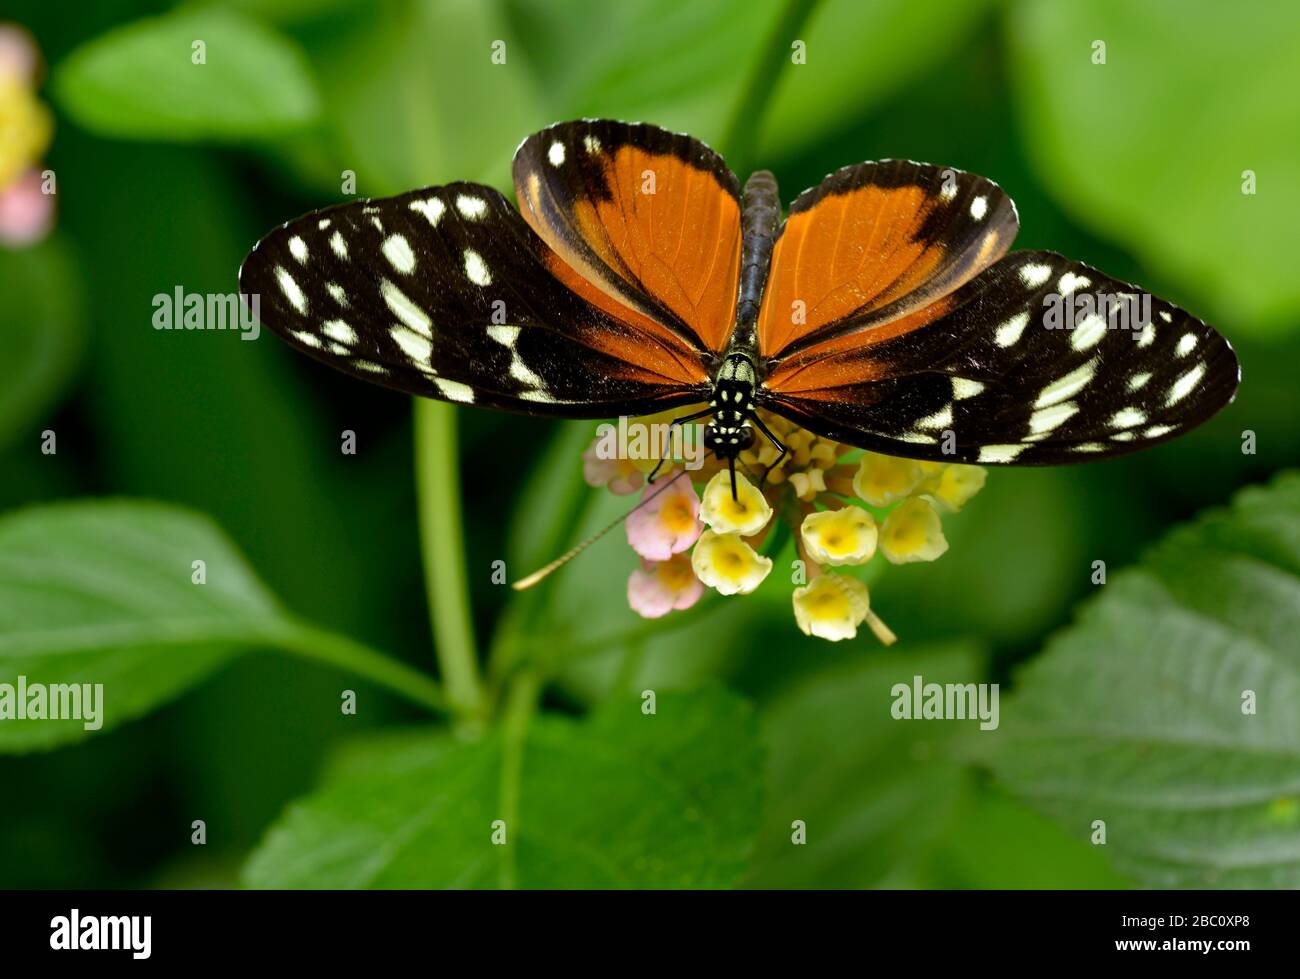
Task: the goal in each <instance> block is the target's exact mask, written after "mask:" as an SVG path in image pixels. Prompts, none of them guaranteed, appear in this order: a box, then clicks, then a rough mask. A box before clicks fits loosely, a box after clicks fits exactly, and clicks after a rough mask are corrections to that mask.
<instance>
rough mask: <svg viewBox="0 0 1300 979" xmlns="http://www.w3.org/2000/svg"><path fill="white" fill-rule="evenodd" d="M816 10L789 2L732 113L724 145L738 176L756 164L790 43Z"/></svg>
mask: <svg viewBox="0 0 1300 979" xmlns="http://www.w3.org/2000/svg"><path fill="white" fill-rule="evenodd" d="M816 6H817V0H786V4H785V7H784V8H783V9H782V11H781V14H780V16H779V17H777V20H776V24H775V25H774V26H773V29H772V34H771V36H770V37H769V39H768V41H767V43H766V44H765V45H764V47H763V53H762V56H761V57H760V58H759V59H758V60H757V61H756V62H754V69H753V71H752V72H751V73H750V76H749V79H748V80H747V81H746V83H745V87H744V89H742V91H741V94H740V98H739V99H738V100H737V102H736V107H735V109H734V110H733V111H732V114H731V121H730V122H729V123H728V124H727V132H726V136H725V137H724V138H723V143H722V147H723V152H724V153H725V154H726V156H727V163H729V164H730V165H731V169H732V170H734V171H735V172H736V173H739V174H745V173H748V172H749V169H750V167H751V166H752V164H753V158H754V148H755V146H757V145H758V134H759V131H760V125H761V123H762V121H763V112H764V110H766V109H767V104H768V101H769V100H770V99H771V97H772V92H773V91H775V89H776V82H777V79H778V78H780V77H781V69H782V68H783V67H784V66H785V65H786V64H787V63H788V61H787V58H788V57H789V54H790V43H791V42H792V41H793V40H795V35H796V34H798V33H799V29H800V28H801V27H803V25H804V24H805V23H806V22H807V20H808V18H809V16H811V15H812V12H813V9H814V8H815V7H816Z"/></svg>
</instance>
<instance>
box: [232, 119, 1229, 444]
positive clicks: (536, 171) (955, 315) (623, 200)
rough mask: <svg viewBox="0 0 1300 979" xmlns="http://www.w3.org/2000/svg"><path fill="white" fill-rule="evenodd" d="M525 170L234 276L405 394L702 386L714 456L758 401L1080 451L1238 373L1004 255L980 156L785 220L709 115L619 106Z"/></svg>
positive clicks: (1199, 328)
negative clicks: (659, 113) (724, 152)
mask: <svg viewBox="0 0 1300 979" xmlns="http://www.w3.org/2000/svg"><path fill="white" fill-rule="evenodd" d="M513 169H514V183H515V191H516V196H517V198H518V201H519V209H518V210H516V209H515V208H514V207H513V206H512V205H511V203H510V202H509V201H508V200H507V199H506V198H505V197H504V196H503V195H502V194H500V193H499V192H498V191H496V190H495V189H493V188H490V187H485V186H482V185H478V184H471V183H454V184H448V185H445V186H442V187H430V188H425V189H423V190H418V191H412V192H410V193H408V194H403V195H400V196H398V197H393V198H388V199H384V200H371V201H360V202H353V203H346V204H341V205H337V206H335V207H331V208H327V209H325V210H323V211H319V212H315V213H313V214H309V215H306V216H304V217H302V218H299V219H298V220H296V221H292V222H288V223H287V224H286V225H284V226H282V227H281V228H279V229H276V230H275V231H272V232H271V233H270V234H269V235H267V236H266V237H265V238H264V239H263V240H262V241H261V242H259V243H258V245H257V246H256V247H255V248H254V250H253V251H252V252H251V253H250V254H249V256H248V258H247V259H246V260H245V263H244V265H243V267H242V268H241V271H240V288H241V291H242V292H243V293H245V294H254V293H255V294H259V295H260V297H261V304H260V305H261V315H262V320H263V322H264V323H265V324H266V325H267V326H268V327H269V328H270V329H271V330H273V331H274V332H276V333H277V334H279V335H280V336H282V337H283V338H284V339H285V340H287V341H288V342H289V343H290V344H291V345H293V346H294V347H296V348H298V349H299V350H302V351H303V352H305V353H307V354H308V355H310V356H312V357H315V358H316V359H319V360H322V361H324V362H326V363H328V364H330V365H331V366H334V367H336V368H338V369H340V370H344V371H346V372H348V373H350V374H352V375H354V376H357V377H360V378H364V379H366V380H370V381H373V382H377V383H380V384H383V385H386V386H388V387H392V388H395V389H397V390H401V391H405V392H408V393H411V394H416V395H421V396H426V397H433V398H438V399H442V400H447V401H453V402H459V403H462V404H469V405H476V406H481V407H489V408H495V409H500V410H506V411H516V412H523V413H528V414H537V415H549V416H556V417H577V418H608V417H612V416H615V415H638V414H649V413H652V412H659V411H664V410H667V409H671V408H675V407H683V406H686V405H690V404H699V403H701V402H707V403H708V404H709V409H708V410H707V411H706V412H702V413H700V415H698V416H685V417H683V418H681V419H679V420H680V421H686V420H687V419H688V418H690V419H693V418H695V417H705V416H711V417H710V421H709V423H708V425H707V426H706V429H705V444H706V446H708V447H709V448H711V449H712V450H713V451H714V452H716V453H717V454H718V455H719V456H721V457H723V458H734V456H735V455H736V454H737V453H739V452H740V451H742V450H743V449H744V448H746V447H748V445H749V444H751V443H752V441H753V439H754V438H755V432H754V429H755V427H756V428H757V429H758V431H759V432H761V433H763V434H765V435H767V436H768V437H770V433H768V432H767V431H766V429H765V427H764V426H763V422H762V419H761V417H760V416H759V415H758V414H756V410H757V409H758V408H762V409H764V410H766V411H770V412H773V413H775V414H778V415H782V416H784V417H785V418H786V419H788V420H789V421H792V422H794V423H795V424H796V425H798V426H800V427H803V428H806V429H807V430H809V431H810V432H812V433H814V434H816V435H821V436H823V437H826V438H830V439H834V440H835V441H838V442H841V443H845V444H848V445H854V446H858V447H861V448H865V449H871V450H874V451H877V452H882V453H885V454H888V455H895V456H904V457H910V458H916V459H924V460H934V461H939V462H967V463H980V464H988V465H1055V464H1061V463H1076V462H1085V461H1092V460H1096V459H1102V458H1107V457H1110V456H1114V455H1120V454H1123V453H1127V452H1132V451H1134V450H1137V449H1140V448H1144V447H1147V446H1150V445H1154V444H1157V443H1159V442H1163V441H1165V440H1167V439H1169V438H1173V437H1175V436H1176V435H1178V434H1181V433H1182V432H1185V431H1187V430H1188V429H1190V428H1192V427H1194V426H1195V425H1197V424H1199V423H1201V422H1203V421H1205V420H1206V419H1207V418H1209V417H1210V416H1211V415H1213V414H1214V413H1215V412H1216V411H1218V410H1219V409H1220V408H1222V407H1223V406H1224V405H1225V404H1227V403H1228V402H1229V401H1231V399H1232V397H1233V395H1234V393H1235V391H1236V388H1237V383H1238V378H1239V370H1238V366H1237V360H1236V357H1235V355H1234V354H1233V352H1232V349H1231V347H1230V346H1229V345H1228V343H1227V341H1226V340H1225V339H1224V338H1223V337H1222V336H1220V335H1219V334H1218V333H1217V332H1216V331H1214V330H1213V329H1211V328H1210V327H1208V326H1206V325H1205V324H1204V323H1202V322H1200V321H1199V320H1197V319H1195V318H1193V317H1191V316H1190V315H1189V314H1187V313H1186V312H1185V311H1183V310H1181V309H1179V308H1178V307H1176V306H1174V305H1172V304H1170V303H1168V302H1166V301H1164V300H1162V299H1158V298H1154V297H1148V296H1145V295H1141V294H1142V290H1140V289H1139V288H1138V287H1135V286H1132V285H1130V284H1128V283H1124V282H1121V281H1118V280H1115V279H1113V278H1111V277H1109V276H1106V275H1105V274H1104V273H1101V272H1099V271H1098V270H1096V269H1093V268H1090V267H1089V266H1086V265H1083V264H1082V263H1079V262H1074V261H1071V260H1069V259H1066V258H1063V257H1062V256H1060V255H1056V254H1054V253H1051V252H1043V251H1025V252H1014V253H1010V254H1007V252H1008V249H1009V248H1010V245H1011V241H1012V239H1013V238H1014V236H1015V233H1016V230H1017V229H1018V224H1019V220H1018V216H1017V214H1016V211H1015V207H1014V205H1013V204H1012V203H1011V200H1010V198H1009V197H1007V195H1006V194H1005V193H1003V191H1002V190H1001V188H999V187H998V186H997V185H996V184H994V183H993V182H991V181H989V180H986V179H985V178H983V177H979V176H976V175H974V174H969V173H964V172H962V171H959V170H955V169H952V168H940V167H935V166H930V165H926V164H919V163H914V162H911V161H907V160H885V161H877V162H872V163H863V164H856V165H853V166H850V167H845V168H844V169H842V170H840V171H837V172H836V173H833V174H831V175H830V176H828V177H827V178H826V179H825V180H824V181H823V182H822V183H821V184H819V185H818V186H816V187H814V188H811V189H809V190H807V191H805V192H804V193H803V194H800V195H799V196H798V197H797V198H796V199H795V200H794V201H793V203H792V204H791V205H790V208H789V212H788V214H787V216H786V217H785V219H784V221H783V220H782V217H781V214H782V209H781V204H780V200H779V196H778V191H777V185H776V180H775V178H774V177H773V176H772V175H771V174H770V173H767V172H765V171H760V172H759V173H756V174H754V175H753V176H752V177H751V178H750V179H749V180H748V181H747V182H746V184H745V186H744V190H743V194H742V191H741V189H740V185H739V181H738V180H737V179H736V177H735V175H734V174H732V173H731V171H730V170H729V169H728V168H727V167H726V165H725V163H724V162H723V160H722V158H721V157H720V156H718V155H717V154H716V153H714V152H713V151H712V150H711V149H709V148H708V147H707V146H705V145H704V144H703V143H701V142H699V141H698V140H694V139H692V138H690V137H689V136H685V135H682V134H677V133H670V132H667V131H666V130H662V129H659V128H657V127H654V126H649V125H645V124H627V123H621V122H614V121H610V120H580V121H576V122H566V123H559V124H557V125H555V126H551V127H549V128H548V129H545V130H542V131H541V132H538V133H535V134H533V135H532V136H530V137H528V138H527V139H526V140H524V142H523V143H522V144H521V145H520V147H519V149H518V151H517V152H516V155H515V161H514V167H513ZM1139 297H1141V298H1143V299H1145V300H1149V303H1147V304H1140V303H1134V302H1133V300H1136V299H1138V298H1139ZM1085 299H1086V300H1088V302H1086V303H1085V302H1083V301H1082V300H1085ZM1141 308H1145V309H1148V310H1149V311H1150V315H1149V317H1148V318H1147V320H1146V321H1132V317H1131V316H1129V315H1128V314H1127V312H1126V311H1128V310H1132V309H1141ZM1120 313H1124V315H1120ZM1065 314H1068V315H1065ZM1059 322H1064V323H1065V326H1064V327H1062V328H1058V323H1059ZM773 441H775V440H773Z"/></svg>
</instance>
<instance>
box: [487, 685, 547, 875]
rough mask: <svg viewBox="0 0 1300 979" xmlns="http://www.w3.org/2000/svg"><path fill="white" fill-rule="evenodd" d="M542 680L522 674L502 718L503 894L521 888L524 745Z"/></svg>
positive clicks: (507, 702)
mask: <svg viewBox="0 0 1300 979" xmlns="http://www.w3.org/2000/svg"><path fill="white" fill-rule="evenodd" d="M541 693H542V677H541V674H540V673H538V672H537V671H536V670H524V671H522V672H520V673H519V674H518V675H517V676H516V677H515V679H514V682H513V683H511V684H510V689H509V693H508V694H507V695H506V705H505V710H504V711H503V712H502V717H501V781H500V783H499V786H498V796H497V798H498V801H499V805H500V809H501V818H502V819H504V820H505V823H506V834H507V835H506V840H507V843H506V845H505V846H503V847H501V863H500V868H499V870H500V877H499V883H500V887H501V889H502V890H514V889H515V888H516V887H518V886H519V878H518V873H519V867H518V863H517V861H516V860H515V847H516V846H517V845H518V843H519V796H520V787H521V784H522V782H523V774H524V743H525V741H526V739H527V737H528V723H529V721H530V720H532V716H533V712H534V711H535V710H536V709H537V702H538V700H539V699H540V698H541Z"/></svg>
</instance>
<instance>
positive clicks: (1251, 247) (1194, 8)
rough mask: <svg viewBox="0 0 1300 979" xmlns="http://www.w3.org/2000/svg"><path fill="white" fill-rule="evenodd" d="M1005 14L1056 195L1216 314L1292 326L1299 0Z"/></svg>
mask: <svg viewBox="0 0 1300 979" xmlns="http://www.w3.org/2000/svg"><path fill="white" fill-rule="evenodd" d="M1007 27H1008V31H1007V34H1008V37H1009V39H1010V42H1011V50H1012V55H1013V57H1012V67H1013V68H1014V70H1015V73H1016V75H1017V76H1018V77H1017V79H1016V84H1015V85H1014V86H1012V87H1013V89H1014V91H1015V92H1016V93H1017V94H1018V95H1019V98H1020V105H1019V108H1020V112H1021V115H1022V117H1023V121H1024V124H1023V127H1022V129H1023V132H1024V133H1025V134H1026V138H1027V141H1028V143H1029V149H1030V151H1031V154H1032V157H1033V160H1034V162H1035V164H1036V165H1037V169H1038V171H1039V173H1040V174H1041V175H1042V179H1043V183H1044V185H1045V186H1046V187H1047V188H1048V190H1049V192H1050V193H1051V194H1052V195H1053V197H1054V198H1055V199H1056V200H1057V202H1058V203H1060V204H1061V206H1062V207H1063V208H1064V209H1065V210H1066V211H1067V212H1068V213H1070V214H1071V215H1072V216H1074V217H1075V218H1076V219H1078V220H1079V221H1080V222H1081V223H1083V224H1084V225H1086V226H1088V227H1090V228H1092V229H1093V230H1095V231H1096V232H1098V233H1099V234H1102V235H1105V236H1106V237H1108V238H1111V239H1113V240H1115V241H1119V242H1121V243H1123V244H1124V245H1125V246H1126V247H1128V248H1130V249H1132V250H1133V251H1134V252H1136V253H1137V254H1138V255H1139V256H1140V257H1141V258H1142V260H1143V261H1144V262H1145V263H1146V264H1147V265H1149V266H1150V267H1151V268H1152V269H1153V270H1154V271H1155V272H1156V273H1157V274H1158V275H1160V276H1164V277H1167V278H1169V279H1172V280H1173V281H1175V282H1177V283H1178V284H1179V286H1180V288H1181V289H1182V290H1183V291H1185V292H1186V293H1187V294H1188V295H1189V296H1195V297H1197V299H1198V301H1200V302H1208V303H1210V304H1211V308H1213V309H1217V310H1218V311H1219V315H1221V316H1222V317H1223V321H1224V324H1225V325H1226V326H1230V327H1231V328H1232V329H1237V330H1239V329H1246V328H1250V329H1255V330H1258V331H1259V332H1261V333H1263V332H1267V331H1282V330H1294V329H1295V328H1296V323H1297V319H1296V316H1295V313H1296V311H1297V310H1300V279H1297V277H1296V275H1295V271H1294V248H1293V247H1288V246H1286V245H1285V244H1284V243H1286V242H1290V241H1293V240H1294V220H1295V218H1294V215H1295V214H1296V212H1297V210H1300V157H1298V156H1297V154H1296V152H1295V133H1296V132H1297V131H1300V103H1298V102H1297V101H1296V100H1295V99H1294V98H1292V97H1290V95H1289V94H1286V93H1291V92H1294V91H1296V90H1297V89H1300V8H1298V7H1296V6H1295V5H1282V6H1275V5H1269V4H1220V3H1213V2H1210V0H1198V2H1192V3H1187V2H1179V0H1160V2H1155V3H1142V4H1134V3H1124V2H1121V0H1103V2H1098V3H1090V4H1077V3H1075V4H1071V3H1059V2H1054V0H1026V2H1022V3H1018V4H1014V5H1012V6H1010V8H1009V11H1008V14H1007ZM1097 42H1104V44H1105V63H1104V64H1095V63H1094V50H1095V48H1094V46H1095V45H1096V44H1097ZM1096 50H1100V49H1096ZM1225 79H1231V80H1232V81H1231V84H1225V82H1224V80H1225ZM1247 170H1250V171H1253V172H1254V174H1255V177H1256V179H1257V188H1256V189H1257V193H1256V194H1254V195H1253V196H1252V195H1249V194H1245V193H1243V191H1242V184H1243V172H1244V171H1247Z"/></svg>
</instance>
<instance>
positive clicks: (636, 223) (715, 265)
mask: <svg viewBox="0 0 1300 979" xmlns="http://www.w3.org/2000/svg"><path fill="white" fill-rule="evenodd" d="M515 189H516V193H517V194H518V197H519V202H520V209H521V211H522V213H523V216H524V219H525V220H526V221H527V222H528V223H529V224H530V225H531V226H532V228H533V230H534V231H536V232H537V234H538V235H539V236H541V238H542V239H543V240H544V241H545V242H546V244H547V245H548V246H550V248H551V249H552V250H553V251H554V252H555V254H556V255H557V256H558V257H559V258H560V259H561V260H562V261H563V262H564V263H565V264H566V265H568V266H569V267H570V268H571V269H572V270H573V271H574V272H576V273H577V275H578V276H580V277H581V278H583V279H585V280H586V281H587V282H588V283H590V284H591V285H592V286H594V287H595V288H596V289H597V290H599V291H600V292H602V293H604V295H605V296H606V297H608V298H609V299H610V300H612V301H613V302H614V303H615V304H616V305H617V306H620V307H623V308H625V309H627V310H631V311H633V312H634V313H636V314H639V321H640V322H642V323H644V321H646V320H649V321H653V322H655V323H658V324H659V325H661V326H662V327H665V328H666V330H667V332H669V333H672V334H675V335H676V336H678V337H679V338H681V339H682V340H683V341H684V342H686V343H687V344H688V345H694V346H696V347H697V348H698V349H701V350H709V351H720V350H722V349H724V348H725V347H726V345H727V341H728V340H729V339H730V336H731V330H732V327H733V321H734V317H735V306H736V291H737V287H738V284H739V278H740V252H741V244H740V202H739V197H738V194H737V190H736V182H735V177H734V176H733V175H732V174H731V172H730V171H728V170H727V169H726V167H725V165H724V164H723V163H722V160H721V158H719V157H718V156H717V155H716V154H714V153H713V151H712V150H709V149H708V147H706V146H704V144H702V143H699V142H698V141H696V140H692V139H690V138H689V137H686V136H678V135H675V134H672V133H667V132H665V131H663V130H660V129H655V128H653V127H648V126H628V125H623V124H618V123H601V122H587V123H564V124H561V125H559V126H553V127H551V129H548V130H544V131H543V132H541V133H538V134H537V135H535V136H532V137H530V138H529V139H528V140H526V141H525V142H524V145H523V146H521V147H520V150H519V153H518V154H517V155H516V158H515ZM606 308H608V307H606ZM660 332H662V331H660Z"/></svg>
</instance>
